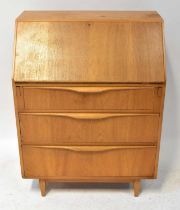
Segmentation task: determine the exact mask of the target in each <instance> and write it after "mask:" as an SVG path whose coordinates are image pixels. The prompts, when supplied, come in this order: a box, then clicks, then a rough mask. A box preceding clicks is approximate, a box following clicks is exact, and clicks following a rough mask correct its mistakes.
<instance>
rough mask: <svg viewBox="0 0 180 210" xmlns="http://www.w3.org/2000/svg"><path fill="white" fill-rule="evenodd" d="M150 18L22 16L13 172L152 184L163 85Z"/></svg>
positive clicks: (160, 38)
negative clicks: (18, 165) (16, 155)
mask: <svg viewBox="0 0 180 210" xmlns="http://www.w3.org/2000/svg"><path fill="white" fill-rule="evenodd" d="M165 68H166V61H165V49H164V35H163V20H162V18H161V17H160V16H159V14H158V13H156V12H118V11H101V12H97V11H84V12H83V11H69V12H67V11H61V12H59V11H54V12H50V11H47V12H40V11H36V12H32V11H28V12H24V13H23V14H22V15H21V16H20V17H18V18H17V20H16V30H15V44H14V64H13V69H14V73H13V92H14V103H15V112H16V122H17V131H18V144H19V154H20V162H21V173H22V176H23V177H24V178H35V179H39V185H40V190H41V194H42V196H45V193H46V182H47V181H61V182H130V183H133V188H134V195H135V196H138V195H139V193H140V180H141V179H151V178H156V177H157V172H158V159H159V150H160V138H161V128H162V118H163V105H164V97H165V85H166V73H165Z"/></svg>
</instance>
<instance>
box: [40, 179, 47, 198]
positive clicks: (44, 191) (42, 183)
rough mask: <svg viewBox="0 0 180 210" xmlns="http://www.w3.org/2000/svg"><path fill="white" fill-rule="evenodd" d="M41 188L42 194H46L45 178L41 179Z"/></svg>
mask: <svg viewBox="0 0 180 210" xmlns="http://www.w3.org/2000/svg"><path fill="white" fill-rule="evenodd" d="M39 188H40V190H41V195H42V196H45V195H46V181H45V180H44V179H39Z"/></svg>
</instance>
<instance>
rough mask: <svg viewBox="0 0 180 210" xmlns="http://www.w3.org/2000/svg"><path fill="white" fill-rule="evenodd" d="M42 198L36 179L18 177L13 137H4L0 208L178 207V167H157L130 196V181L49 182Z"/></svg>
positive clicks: (104, 209)
mask: <svg viewBox="0 0 180 210" xmlns="http://www.w3.org/2000/svg"><path fill="white" fill-rule="evenodd" d="M47 191H48V192H47V195H46V197H41V195H40V191H39V186H38V181H37V180H29V179H27V180H25V179H22V178H21V175H20V166H19V157H18V149H17V143H16V140H15V139H14V140H7V141H6V140H4V141H3V144H1V147H0V210H29V209H38V210H41V209H43V210H46V209H49V210H53V209H61V210H76V209H78V210H81V209H82V210H90V209H92V210H96V209H97V210H101V209H102V210H117V209H126V210H129V209H130V210H132V209H138V210H141V209H142V210H150V209H153V210H157V209H161V210H166V209H168V210H179V209H180V170H172V171H167V170H165V169H163V168H161V165H160V166H159V175H158V179H157V180H145V181H142V193H141V194H140V196H139V197H137V198H135V197H134V196H133V190H132V186H131V185H129V184H61V183H51V184H49V185H48V189H47Z"/></svg>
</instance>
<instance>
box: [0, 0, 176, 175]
mask: <svg viewBox="0 0 180 210" xmlns="http://www.w3.org/2000/svg"><path fill="white" fill-rule="evenodd" d="M179 8H180V1H179V0H174V1H172V0H171V1H168V0H158V1H157V0H149V1H148V0H146V1H145V0H64V1H62V0H61V1H60V0H16V1H15V0H6V1H1V2H0V142H2V141H5V142H6V143H8V144H9V146H10V145H11V143H12V141H13V142H14V141H17V140H16V138H17V137H16V136H17V135H16V127H15V116H14V108H13V98H12V87H11V75H12V47H13V36H14V21H15V18H16V16H18V15H19V14H20V13H21V12H22V11H23V10H157V11H158V12H159V13H160V14H161V16H162V17H163V18H164V21H165V42H166V54H167V90H166V101H165V110H164V122H163V133H162V141H161V152H160V168H161V171H163V173H166V174H168V173H169V171H171V170H176V169H180V141H179V137H180V131H179V122H180V113H179V109H178V107H179V102H180V82H179V80H180V12H179ZM13 152H14V153H17V152H18V150H17V149H16V150H13Z"/></svg>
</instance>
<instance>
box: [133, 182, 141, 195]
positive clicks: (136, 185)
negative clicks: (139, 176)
mask: <svg viewBox="0 0 180 210" xmlns="http://www.w3.org/2000/svg"><path fill="white" fill-rule="evenodd" d="M133 188H134V196H135V197H137V196H138V195H139V193H140V191H141V183H140V180H134V181H133Z"/></svg>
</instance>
